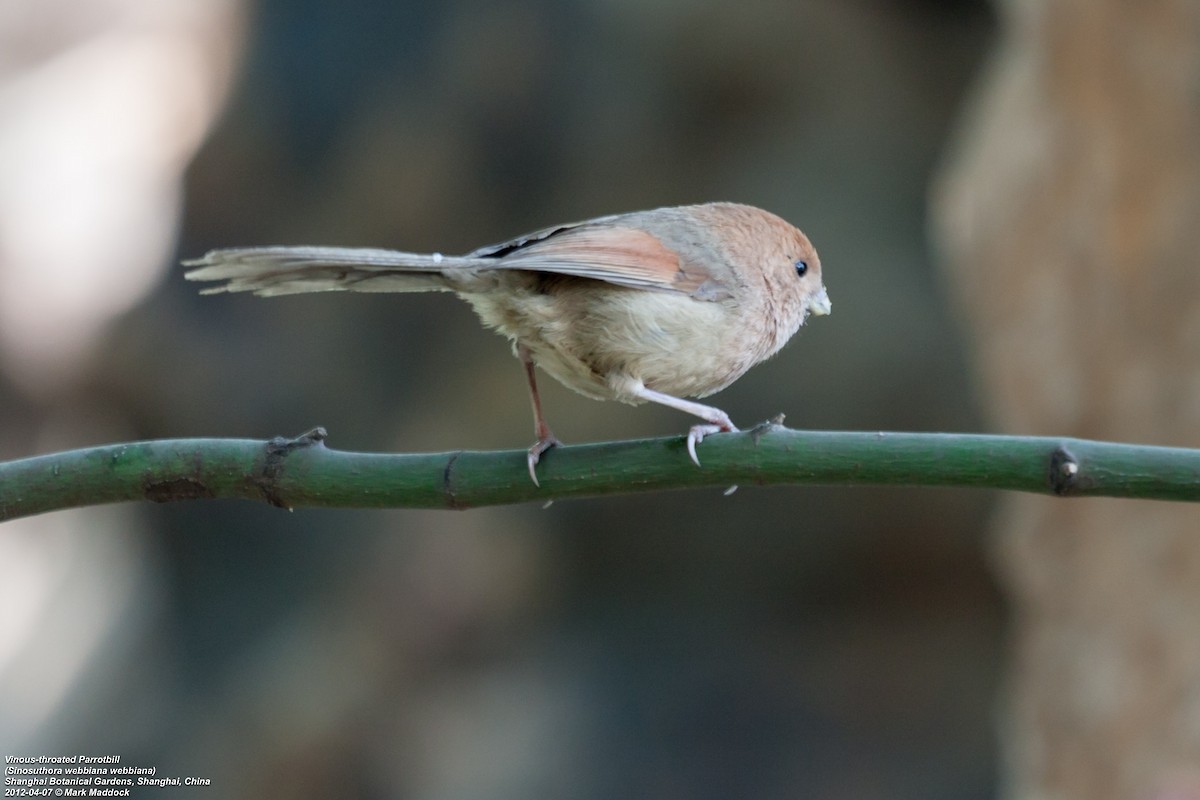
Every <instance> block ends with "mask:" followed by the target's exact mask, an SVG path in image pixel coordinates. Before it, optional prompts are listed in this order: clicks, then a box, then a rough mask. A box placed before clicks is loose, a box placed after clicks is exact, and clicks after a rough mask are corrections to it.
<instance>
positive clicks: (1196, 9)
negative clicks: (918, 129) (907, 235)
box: [933, 0, 1200, 800]
mask: <svg viewBox="0 0 1200 800" xmlns="http://www.w3.org/2000/svg"><path fill="white" fill-rule="evenodd" d="M1000 5H1001V6H1002V9H1001V10H1002V11H1003V13H1004V15H1005V22H1006V36H1005V37H1004V39H1003V43H1002V46H1001V48H1000V50H999V52H998V53H997V55H996V58H995V59H994V61H993V63H992V67H991V69H990V71H989V72H988V74H987V76H986V78H985V80H984V81H983V85H982V86H981V87H980V89H981V91H980V93H979V95H978V96H977V104H976V105H975V107H974V108H973V109H972V112H971V114H970V115H969V117H968V120H967V125H966V127H965V129H964V130H963V131H962V133H963V136H962V138H961V140H960V143H961V149H960V151H959V152H957V153H956V154H955V155H954V157H953V158H952V159H951V160H950V162H949V164H948V165H947V168H946V170H945V171H944V173H943V175H942V178H941V180H940V181H939V182H938V184H937V186H936V188H935V193H934V199H933V206H934V212H935V219H936V226H937V235H938V237H939V239H940V244H941V245H942V246H943V247H944V252H945V255H946V256H947V258H946V259H945V261H946V264H947V266H948V273H949V277H950V279H951V283H952V284H953V286H954V287H955V289H956V291H957V295H958V300H959V301H960V310H961V312H962V317H963V319H964V321H965V323H966V327H968V328H969V329H970V332H971V333H972V335H973V337H974V344H975V348H976V355H977V359H978V360H977V363H978V365H979V374H978V377H979V392H980V396H981V398H982V400H983V403H984V405H985V408H986V410H987V412H988V413H990V415H991V418H992V420H993V421H994V422H995V424H996V425H997V426H998V427H999V428H1000V429H1001V430H1003V431H1005V432H1010V433H1040V434H1062V435H1067V436H1087V437H1097V438H1107V439H1121V440H1129V441H1140V442H1147V443H1163V444H1166V443H1171V444H1177V445H1190V446H1196V445H1200V269H1198V267H1200V224H1198V223H1200V146H1198V145H1200V2H1198V1H1197V0H1173V1H1172V0H1155V1H1153V2H1144V3H1128V2H1121V1H1120V0H1093V1H1092V2H1087V3H1084V2H1081V1H1080V0H1032V1H1027V2H1017V1H1016V0H1010V2H1006V3H1001V4H1000ZM999 523H1000V524H999V528H1000V534H1001V539H1000V547H999V553H1000V556H1001V559H1000V560H1001V564H1002V568H1003V571H1004V573H1005V578H1006V580H1007V584H1008V588H1009V591H1010V594H1011V597H1012V600H1013V602H1014V606H1015V612H1016V631H1015V637H1014V645H1015V658H1014V660H1013V663H1012V675H1011V679H1010V688H1011V695H1010V697H1009V699H1008V718H1007V719H1006V721H1005V746H1006V749H1007V775H1006V780H1005V784H1006V786H1007V794H1008V796H1011V797H1054V798H1085V797H1086V798H1092V799H1093V800H1095V799H1097V798H1132V797H1150V796H1153V795H1154V793H1155V792H1156V791H1160V790H1163V788H1164V786H1167V785H1169V784H1170V781H1171V780H1172V776H1173V775H1178V774H1179V771H1180V770H1183V769H1185V768H1187V767H1188V766H1189V765H1195V764H1197V763H1200V510H1198V509H1197V508H1195V507H1194V506H1188V505H1182V504H1167V503H1151V502H1110V501H1084V502H1062V501H1055V500H1049V499H1043V498H1033V497H1016V498H1012V499H1010V500H1009V501H1008V502H1007V504H1006V505H1005V506H1004V508H1003V512H1002V513H1001V515H1000V519H999Z"/></svg>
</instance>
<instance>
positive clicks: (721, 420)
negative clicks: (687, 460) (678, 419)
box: [631, 386, 737, 467]
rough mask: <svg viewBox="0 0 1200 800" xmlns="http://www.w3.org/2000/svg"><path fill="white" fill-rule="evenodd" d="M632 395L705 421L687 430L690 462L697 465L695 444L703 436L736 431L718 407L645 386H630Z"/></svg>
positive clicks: (734, 426)
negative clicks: (704, 423) (703, 423)
mask: <svg viewBox="0 0 1200 800" xmlns="http://www.w3.org/2000/svg"><path fill="white" fill-rule="evenodd" d="M631 389H632V391H633V393H634V395H636V396H637V397H640V398H642V399H643V400H649V401H650V402H652V403H661V404H662V405H664V406H670V407H671V408H675V409H678V410H680V411H683V412H684V413H687V414H692V415H693V416H697V417H699V418H700V419H702V420H704V421H705V422H707V423H708V424H707V425H693V426H692V428H691V430H689V431H688V437H687V451H688V455H689V456H691V457H692V462H693V463H695V465H696V466H697V467H698V466H700V459H699V458H697V457H696V445H698V444H700V442H702V441H704V437H705V436H708V435H709V434H710V433H720V432H721V431H736V430H737V426H736V425H734V424H733V423H732V422H731V421H730V419H729V415H728V414H726V413H725V412H724V411H722V410H721V409H719V408H713V407H712V406H706V405H704V404H703V403H694V402H692V401H691V400H684V399H683V398H681V397H673V396H671V395H669V394H663V393H662V392H656V391H654V390H653V389H647V388H646V387H645V386H635V387H631Z"/></svg>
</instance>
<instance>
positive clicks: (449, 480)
mask: <svg viewBox="0 0 1200 800" xmlns="http://www.w3.org/2000/svg"><path fill="white" fill-rule="evenodd" d="M462 454H463V451H462V450H457V451H455V452H453V453H451V454H450V458H448V459H447V460H446V468H445V469H444V470H443V471H442V494H444V495H445V496H446V508H452V509H456V510H457V509H460V508H462V506H460V505H459V504H458V499H457V498H456V497H455V496H454V462H455V461H457V460H458V457H459V456H461V455H462Z"/></svg>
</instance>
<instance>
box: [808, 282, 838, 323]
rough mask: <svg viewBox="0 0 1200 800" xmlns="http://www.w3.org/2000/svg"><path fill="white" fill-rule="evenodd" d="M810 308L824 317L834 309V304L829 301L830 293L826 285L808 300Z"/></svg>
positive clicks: (815, 313)
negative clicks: (826, 289)
mask: <svg viewBox="0 0 1200 800" xmlns="http://www.w3.org/2000/svg"><path fill="white" fill-rule="evenodd" d="M808 310H809V311H810V312H812V313H813V314H814V315H816V316H818V317H823V316H825V315H826V314H828V313H829V312H830V311H832V310H833V304H832V303H830V302H829V293H828V292H826V291H825V287H824V286H822V287H821V289H820V291H818V292H817V293H816V294H815V295H813V298H812V299H811V300H809V301H808Z"/></svg>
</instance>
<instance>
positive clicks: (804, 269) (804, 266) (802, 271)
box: [795, 259, 808, 278]
mask: <svg viewBox="0 0 1200 800" xmlns="http://www.w3.org/2000/svg"><path fill="white" fill-rule="evenodd" d="M795 266H796V274H797V275H799V276H800V277H801V278H803V277H804V276H805V275H807V274H808V262H807V261H805V260H804V259H800V260H799V261H797V262H796V264H795Z"/></svg>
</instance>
